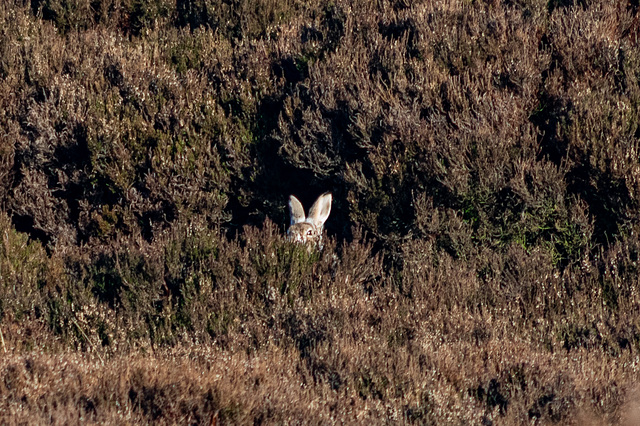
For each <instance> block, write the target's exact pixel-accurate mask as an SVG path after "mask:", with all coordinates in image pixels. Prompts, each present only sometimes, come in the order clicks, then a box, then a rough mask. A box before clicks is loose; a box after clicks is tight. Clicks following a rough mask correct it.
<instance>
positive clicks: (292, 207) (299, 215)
mask: <svg viewBox="0 0 640 426" xmlns="http://www.w3.org/2000/svg"><path fill="white" fill-rule="evenodd" d="M289 216H290V218H291V221H290V223H289V225H293V224H294V223H299V222H304V219H305V217H304V209H303V208H302V203H300V201H299V200H298V199H297V198H296V197H294V196H293V195H290V196H289Z"/></svg>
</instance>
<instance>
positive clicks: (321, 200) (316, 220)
mask: <svg viewBox="0 0 640 426" xmlns="http://www.w3.org/2000/svg"><path fill="white" fill-rule="evenodd" d="M329 213H331V193H329V192H326V193H324V194H322V195H321V196H319V197H318V199H317V200H316V202H315V203H313V205H312V206H311V209H310V210H309V217H305V215H304V208H303V207H302V203H300V201H299V200H298V199H297V198H296V197H294V196H293V195H291V196H290V197H289V215H290V216H291V224H290V225H289V229H288V230H287V237H288V238H289V240H290V241H295V242H297V243H314V244H316V245H318V247H320V248H322V230H323V228H324V223H325V222H326V220H327V218H328V217H329Z"/></svg>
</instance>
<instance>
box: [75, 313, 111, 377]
mask: <svg viewBox="0 0 640 426" xmlns="http://www.w3.org/2000/svg"><path fill="white" fill-rule="evenodd" d="M71 321H73V323H74V324H75V325H76V327H77V328H78V331H80V333H82V335H83V336H84V338H85V339H87V342H88V343H89V346H91V349H93V351H94V352H95V353H96V355H98V358H100V362H102V365H104V359H102V357H101V356H100V352H98V351H97V350H96V348H95V346H93V343H91V340H89V336H87V335H86V334H85V332H84V330H83V329H82V328H80V326H79V325H78V323H77V322H76V320H75V319H74V318H72V319H71Z"/></svg>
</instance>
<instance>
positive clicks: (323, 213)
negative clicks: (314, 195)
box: [307, 192, 332, 230]
mask: <svg viewBox="0 0 640 426" xmlns="http://www.w3.org/2000/svg"><path fill="white" fill-rule="evenodd" d="M331 198H332V197H331V193H330V192H326V193H324V194H322V195H321V196H319V197H318V199H317V200H316V202H315V203H313V205H312V206H311V208H310V209H309V219H308V220H307V222H311V223H313V224H314V225H315V226H316V227H318V228H320V230H322V227H323V226H324V223H325V222H326V221H327V218H328V217H329V213H331Z"/></svg>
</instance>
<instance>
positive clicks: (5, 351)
mask: <svg viewBox="0 0 640 426" xmlns="http://www.w3.org/2000/svg"><path fill="white" fill-rule="evenodd" d="M0 340H2V349H3V350H4V353H7V347H6V346H5V345H4V336H3V335H2V328H0Z"/></svg>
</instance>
